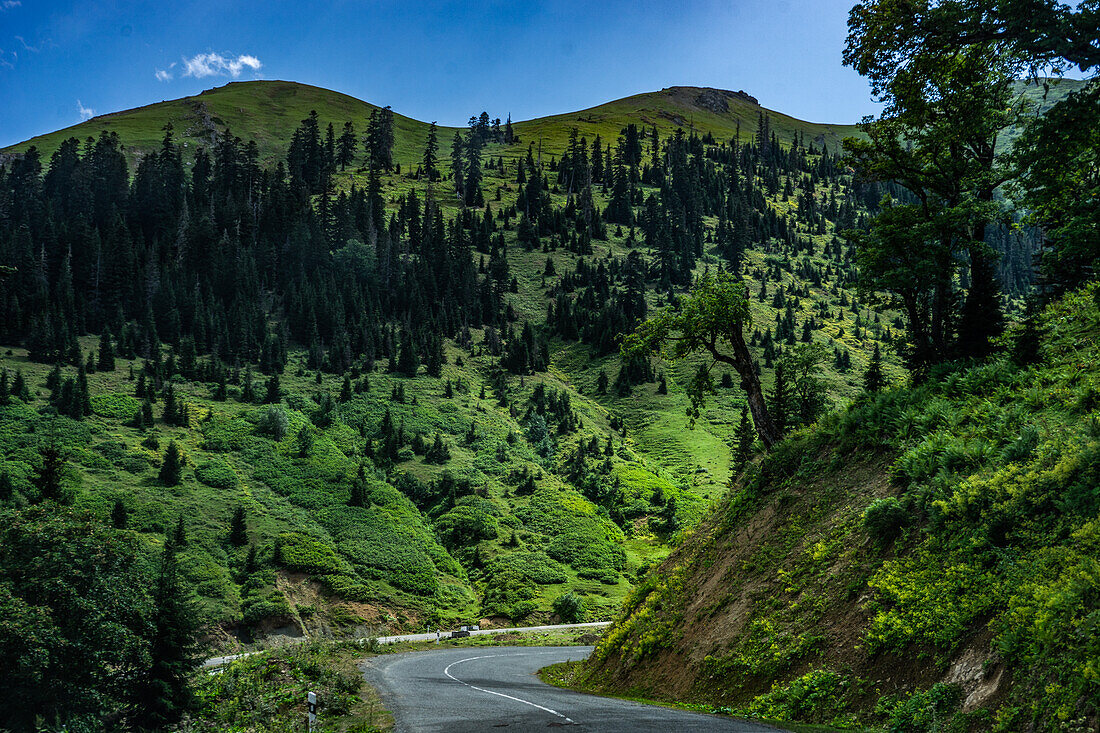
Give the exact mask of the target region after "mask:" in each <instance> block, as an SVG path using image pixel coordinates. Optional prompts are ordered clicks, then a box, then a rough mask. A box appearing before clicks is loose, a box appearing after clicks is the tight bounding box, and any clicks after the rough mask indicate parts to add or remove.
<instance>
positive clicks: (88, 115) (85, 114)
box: [76, 99, 95, 122]
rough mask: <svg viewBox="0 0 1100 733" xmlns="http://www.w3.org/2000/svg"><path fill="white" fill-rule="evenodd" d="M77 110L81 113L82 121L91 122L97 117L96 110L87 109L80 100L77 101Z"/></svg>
mask: <svg viewBox="0 0 1100 733" xmlns="http://www.w3.org/2000/svg"><path fill="white" fill-rule="evenodd" d="M76 108H77V109H78V110H79V111H80V121H81V122H83V121H84V120H90V119H92V118H93V117H95V110H94V109H92V108H91V107H85V106H84V103H83V102H81V101H80V100H79V99H78V100H76Z"/></svg>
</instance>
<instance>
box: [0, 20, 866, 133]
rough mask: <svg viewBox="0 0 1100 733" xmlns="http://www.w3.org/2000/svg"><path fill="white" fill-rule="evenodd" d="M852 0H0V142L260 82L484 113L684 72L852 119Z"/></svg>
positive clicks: (605, 93) (553, 109)
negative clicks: (846, 62)
mask: <svg viewBox="0 0 1100 733" xmlns="http://www.w3.org/2000/svg"><path fill="white" fill-rule="evenodd" d="M852 3H853V0H817V1H815V2H795V1H793V0H725V2H719V1H716V0H680V1H678V2H671V1H660V2H658V1H656V0H653V1H647V0H633V1H632V2H621V1H619V0H607V1H605V2H599V1H598V0H597V1H591V0H590V1H589V2H565V1H561V2H522V1H517V2H504V1H500V0H497V1H494V0H469V1H467V2H446V1H443V0H438V1H431V2H419V3H413V2H397V1H390V2H382V1H371V2H334V3H326V4H320V3H306V2H282V1H279V0H276V1H272V2H234V1H232V0H224V1H222V2H186V1H178V0H173V1H169V2H161V3H155V4H154V3H138V2H118V1H113V0H82V1H81V2H43V1H42V0H0V100H3V114H2V115H0V146H2V145H8V144H11V143H15V142H18V141H21V140H25V139H27V138H29V137H32V136H33V135H36V134H40V133H43V132H48V131H51V130H55V129H58V128H61V127H66V126H68V125H72V124H76V123H77V122H79V121H80V120H81V118H82V116H88V115H92V114H103V113H106V112H113V111H117V110H120V109H128V108H130V107H136V106H140V105H143V104H149V103H151V102H157V101H160V100H163V99H175V98H178V97H182V96H186V95H189V94H195V93H197V92H199V91H202V90H203V89H209V88H210V87H214V86H220V85H222V84H224V83H226V82H227V81H230V80H232V79H239V80H245V79H256V78H261V79H290V80H294V81H300V82H304V83H307V84H314V85H317V86H322V87H328V88H331V89H335V90H338V91H341V92H345V93H347V94H351V95H353V96H356V97H359V98H361V99H365V100H367V101H370V102H374V103H376V104H383V105H385V104H389V105H392V106H393V108H394V109H395V110H396V111H398V112H400V113H402V114H406V115H409V116H411V117H415V118H418V119H422V120H438V121H439V122H440V123H441V124H463V123H465V121H466V120H467V119H468V118H469V117H470V115H471V114H475V113H478V112H480V111H481V110H483V109H484V110H487V111H488V112H489V113H490V114H491V115H492V116H494V117H496V116H500V117H505V116H506V115H508V114H509V113H510V114H511V115H512V118H513V119H515V120H522V119H529V118H531V117H539V116H542V115H546V114H553V113H559V112H567V111H572V110H576V109H582V108H584V107H590V106H593V105H596V104H600V103H602V102H605V101H609V100H612V99H617V98H619V97H624V96H627V95H629V94H634V93H638V92H645V91H652V90H656V89H660V88H662V87H666V86H672V85H677V84H683V85H698V86H714V87H720V88H726V89H734V90H737V89H744V90H745V91H747V92H749V93H750V94H752V95H754V96H756V97H757V98H759V99H760V102H761V104H763V105H764V106H766V107H770V108H772V109H776V110H779V111H782V112H785V113H787V114H792V115H794V116H796V117H800V118H803V119H808V120H812V121H815V122H855V121H857V120H858V119H859V118H860V117H861V116H863V115H865V114H872V113H874V112H875V111H876V110H877V105H875V104H874V103H873V101H872V100H871V99H870V95H869V91H868V87H867V84H866V83H865V82H864V81H863V80H862V79H861V78H860V77H859V76H858V75H857V74H856V73H855V72H853V71H851V70H850V69H847V68H844V67H843V66H842V65H841V60H840V54H841V49H842V47H843V44H844V36H845V32H846V25H845V24H846V20H847V14H848V9H849V8H850V6H851V5H852ZM158 72H159V73H158Z"/></svg>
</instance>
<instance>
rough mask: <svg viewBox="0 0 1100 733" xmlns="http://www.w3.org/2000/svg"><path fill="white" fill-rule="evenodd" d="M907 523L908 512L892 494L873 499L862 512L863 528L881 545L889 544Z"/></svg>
mask: <svg viewBox="0 0 1100 733" xmlns="http://www.w3.org/2000/svg"><path fill="white" fill-rule="evenodd" d="M908 523H909V513H908V512H906V511H905V507H903V506H902V505H901V502H900V501H898V500H897V499H895V498H894V497H892V496H887V497H884V498H881V499H875V500H874V501H872V502H871V505H870V506H868V507H867V509H866V510H865V511H864V512H863V528H864V529H865V530H867V534H869V535H870V536H871V538H872V539H874V540H875V541H876V542H878V543H879V544H880V545H882V546H886V545H889V544H890V543H891V542H893V541H894V540H895V539H896V538H897V536H898V535H899V534H900V533H901V530H902V529H903V528H904V527H905V526H906V525H907V524H908Z"/></svg>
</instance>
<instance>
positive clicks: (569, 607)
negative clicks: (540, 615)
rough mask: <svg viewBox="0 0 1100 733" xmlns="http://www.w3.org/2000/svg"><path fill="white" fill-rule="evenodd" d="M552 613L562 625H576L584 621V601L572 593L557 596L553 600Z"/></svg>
mask: <svg viewBox="0 0 1100 733" xmlns="http://www.w3.org/2000/svg"><path fill="white" fill-rule="evenodd" d="M554 613H556V614H558V618H560V619H561V620H562V623H566V624H578V623H580V622H582V621H584V616H585V605H584V599H583V598H581V597H580V596H579V595H577V594H576V593H573V592H572V591H570V592H569V593H566V594H565V595H561V596H558V597H557V598H555V599H554Z"/></svg>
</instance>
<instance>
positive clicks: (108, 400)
mask: <svg viewBox="0 0 1100 733" xmlns="http://www.w3.org/2000/svg"><path fill="white" fill-rule="evenodd" d="M91 402H92V412H93V413H95V414H96V415H99V416H100V417H107V418H111V419H113V420H123V421H129V420H133V419H134V415H135V414H137V412H138V411H139V410H140V409H141V402H139V401H138V400H137V399H135V398H134V397H131V396H130V395H128V394H120V393H118V392H112V393H109V394H98V395H95V396H93V397H92V398H91Z"/></svg>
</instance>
